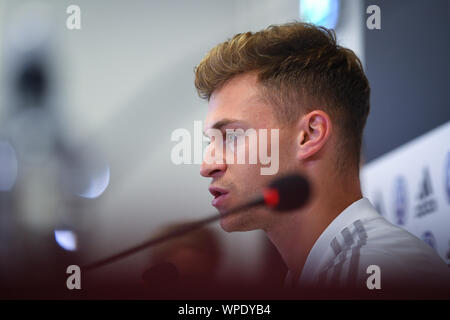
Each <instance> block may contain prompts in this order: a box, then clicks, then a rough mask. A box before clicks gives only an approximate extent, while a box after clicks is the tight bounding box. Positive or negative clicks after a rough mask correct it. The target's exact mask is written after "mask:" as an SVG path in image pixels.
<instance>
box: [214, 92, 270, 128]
mask: <svg viewBox="0 0 450 320" xmlns="http://www.w3.org/2000/svg"><path fill="white" fill-rule="evenodd" d="M241 91H242V90H241ZM263 114H267V116H269V115H270V108H269V106H268V104H267V102H266V100H265V99H263V97H262V96H261V93H260V92H258V91H256V90H248V91H247V92H241V94H239V93H236V92H232V91H231V90H230V91H227V90H224V91H220V92H219V93H218V94H217V95H214V96H212V97H211V100H210V103H209V104H208V113H207V116H206V121H205V129H208V128H212V127H216V125H215V124H217V123H222V122H227V123H231V122H235V123H249V122H252V121H253V120H257V119H259V118H261V117H262V116H263ZM231 120H232V121H231Z"/></svg>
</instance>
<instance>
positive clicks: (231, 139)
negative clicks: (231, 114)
mask: <svg viewBox="0 0 450 320" xmlns="http://www.w3.org/2000/svg"><path fill="white" fill-rule="evenodd" d="M237 137H238V135H237V134H236V133H227V138H226V139H227V143H233V142H235V141H236V140H237Z"/></svg>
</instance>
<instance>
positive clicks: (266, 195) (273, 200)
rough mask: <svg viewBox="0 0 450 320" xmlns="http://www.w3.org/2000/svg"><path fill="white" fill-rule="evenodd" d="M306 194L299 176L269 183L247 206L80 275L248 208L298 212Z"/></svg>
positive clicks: (304, 182)
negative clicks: (258, 207) (262, 207)
mask: <svg viewBox="0 0 450 320" xmlns="http://www.w3.org/2000/svg"><path fill="white" fill-rule="evenodd" d="M310 193H311V192H310V186H309V183H308V180H306V178H304V177H302V176H301V175H299V174H289V175H285V176H282V177H280V178H277V179H275V180H274V181H272V182H271V183H270V184H269V186H268V187H267V188H264V189H263V191H262V195H260V196H258V197H257V198H255V199H253V200H251V201H249V202H246V203H244V204H241V205H239V206H237V207H234V208H232V209H229V210H226V211H224V212H222V213H220V214H214V215H213V216H211V217H207V218H204V219H202V220H198V221H196V222H193V223H189V224H187V225H185V226H183V227H181V228H179V229H177V230H174V231H172V232H169V233H167V234H165V235H162V236H160V237H158V238H155V239H151V240H148V241H145V242H144V243H142V244H140V245H137V246H135V247H133V248H130V249H128V250H125V251H123V252H120V253H118V254H115V255H113V256H110V257H108V258H105V259H102V260H100V261H97V262H94V263H91V264H89V265H86V266H84V267H82V268H81V269H82V270H83V271H89V270H92V269H96V268H98V267H101V266H104V265H106V264H109V263H111V262H114V261H116V260H119V259H122V258H124V257H126V256H129V255H131V254H133V253H136V252H138V251H140V250H142V249H146V248H149V247H152V246H155V245H157V244H160V243H161V242H165V241H168V240H170V239H172V238H175V237H178V236H180V235H183V234H186V233H188V232H190V231H193V230H196V229H198V228H201V227H203V226H204V225H206V224H208V223H211V222H213V221H216V220H219V219H221V218H223V217H225V216H229V215H232V214H236V213H238V212H241V211H243V210H246V209H249V208H252V207H256V206H260V205H266V206H268V207H269V208H272V209H274V210H276V211H291V210H293V209H298V208H301V207H302V206H304V205H305V204H306V203H307V201H308V199H309V197H310Z"/></svg>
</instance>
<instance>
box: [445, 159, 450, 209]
mask: <svg viewBox="0 0 450 320" xmlns="http://www.w3.org/2000/svg"><path fill="white" fill-rule="evenodd" d="M444 175H445V189H446V191H447V200H448V202H449V203H450V151H449V152H448V153H447V161H446V165H445V173H444Z"/></svg>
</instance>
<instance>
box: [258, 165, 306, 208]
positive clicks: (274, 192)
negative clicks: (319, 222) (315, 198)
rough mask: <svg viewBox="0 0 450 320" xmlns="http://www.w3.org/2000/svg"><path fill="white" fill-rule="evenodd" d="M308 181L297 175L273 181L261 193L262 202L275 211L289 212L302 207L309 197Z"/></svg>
mask: <svg viewBox="0 0 450 320" xmlns="http://www.w3.org/2000/svg"><path fill="white" fill-rule="evenodd" d="M310 193H311V190H310V186H309V182H308V180H306V178H304V177H303V176H301V175H299V174H290V175H285V176H282V177H280V178H277V179H275V180H274V181H272V183H270V185H269V186H268V187H267V188H266V189H265V190H264V191H263V195H264V202H265V204H266V205H267V206H269V207H271V208H272V209H274V210H277V211H289V210H294V209H299V208H301V207H302V206H304V205H305V204H306V203H307V201H308V199H309V197H310Z"/></svg>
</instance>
